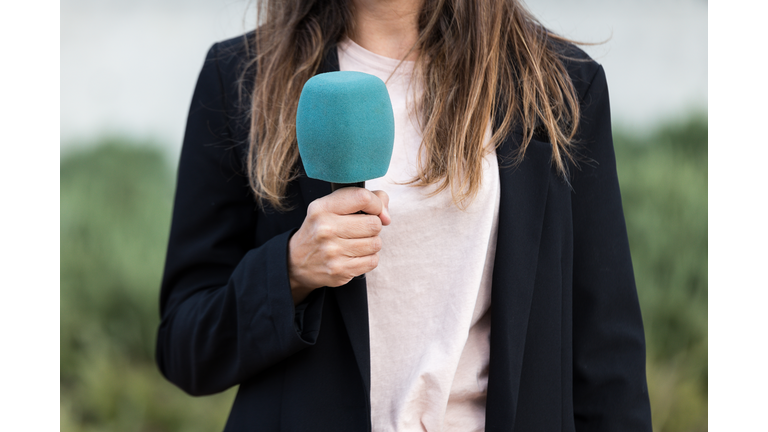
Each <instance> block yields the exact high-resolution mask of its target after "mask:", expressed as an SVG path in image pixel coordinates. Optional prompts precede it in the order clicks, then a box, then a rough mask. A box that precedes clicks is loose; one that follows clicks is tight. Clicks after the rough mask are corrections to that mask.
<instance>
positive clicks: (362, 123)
mask: <svg viewBox="0 0 768 432" xmlns="http://www.w3.org/2000/svg"><path fill="white" fill-rule="evenodd" d="M296 140H297V141H298V144H299V154H300V155H301V160H302V162H303V163H304V169H305V171H306V173H307V176H309V177H311V178H314V179H318V180H324V181H327V182H331V183H357V182H363V181H366V180H371V179H375V178H379V177H383V176H384V175H385V174H386V173H387V170H388V169H389V161H390V159H391V158H392V146H393V144H394V141H395V119H394V115H393V113H392V102H391V101H390V100H389V93H388V92H387V87H386V85H385V84H384V82H383V81H382V80H380V79H379V78H377V77H375V76H373V75H370V74H366V73H362V72H351V71H341V72H328V73H323V74H319V75H315V76H314V77H312V78H310V79H309V80H308V81H307V82H306V84H304V88H303V89H302V91H301V96H300V97H299V106H298V109H297V111H296Z"/></svg>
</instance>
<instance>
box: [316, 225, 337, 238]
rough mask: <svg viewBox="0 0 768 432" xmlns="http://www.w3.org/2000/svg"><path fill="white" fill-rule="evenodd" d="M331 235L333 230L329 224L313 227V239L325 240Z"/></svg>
mask: <svg viewBox="0 0 768 432" xmlns="http://www.w3.org/2000/svg"><path fill="white" fill-rule="evenodd" d="M332 235H333V228H332V227H331V225H330V224H328V223H325V222H319V223H318V224H317V226H316V227H315V237H317V238H318V239H320V240H327V239H329V238H331V236H332Z"/></svg>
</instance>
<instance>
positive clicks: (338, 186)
mask: <svg viewBox="0 0 768 432" xmlns="http://www.w3.org/2000/svg"><path fill="white" fill-rule="evenodd" d="M345 187H359V188H364V187H365V182H364V181H361V182H357V183H331V192H336V191H337V190H339V189H341V188H345ZM357 213H358V214H365V213H364V212H363V211H362V210H360V211H359V212H357ZM352 279H365V273H363V274H361V275H357V276H355V277H354V278H352Z"/></svg>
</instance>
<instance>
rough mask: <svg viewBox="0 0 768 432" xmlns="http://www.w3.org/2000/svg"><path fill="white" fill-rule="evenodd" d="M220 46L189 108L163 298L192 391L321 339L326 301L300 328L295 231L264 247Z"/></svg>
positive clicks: (161, 338) (177, 375)
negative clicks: (293, 271) (292, 279)
mask: <svg viewBox="0 0 768 432" xmlns="http://www.w3.org/2000/svg"><path fill="white" fill-rule="evenodd" d="M220 55H221V54H220V50H219V49H218V46H217V45H214V46H213V48H211V50H210V51H209V53H208V56H207V58H206V60H205V64H204V66H203V69H202V71H201V73H200V77H199V79H198V83H197V86H196V88H195V92H194V96H193V100H192V106H191V108H190V111H189V118H188V122H187V129H186V132H185V137H184V144H183V148H182V152H181V160H180V163H179V171H178V180H177V190H176V197H175V203H174V211H173V220H172V227H171V234H170V239H169V243H168V255H167V259H166V266H165V273H164V276H163V282H162V292H161V299H160V309H161V317H162V322H161V324H160V328H159V331H158V337H157V352H156V357H157V363H158V366H159V367H160V370H161V371H162V373H163V374H164V375H165V376H166V377H167V378H168V379H169V380H170V381H172V382H173V383H175V384H176V385H178V386H179V387H181V388H182V389H183V390H184V391H186V392H188V393H190V394H193V395H203V394H211V393H216V392H219V391H223V390H225V389H227V388H229V387H231V386H233V385H236V384H238V383H240V382H242V381H243V380H245V379H247V378H248V377H250V376H253V375H254V374H256V373H258V372H259V371H261V370H263V369H264V368H266V367H268V366H270V365H272V364H275V363H277V362H278V361H280V360H281V359H283V358H286V357H288V356H290V355H292V354H293V353H295V352H297V351H299V350H301V349H302V348H304V347H307V346H310V345H312V344H314V342H315V338H316V336H317V331H316V330H317V328H318V327H319V320H320V315H319V310H320V309H321V308H318V307H316V308H312V309H313V310H314V313H309V314H308V315H309V316H304V318H303V321H304V332H303V333H302V334H299V333H298V332H297V330H296V328H295V326H294V304H293V299H292V297H291V290H290V285H289V279H288V268H287V257H288V251H287V245H288V241H289V237H290V235H291V234H292V232H291V231H288V232H285V233H283V234H281V235H277V236H276V237H274V238H272V239H270V240H269V241H267V242H265V243H264V244H262V245H259V246H258V247H255V246H256V245H255V244H254V243H255V229H256V218H257V215H256V203H255V202H254V200H253V198H252V195H251V192H250V189H249V187H248V181H247V177H246V176H245V172H244V170H243V169H242V167H241V159H240V156H239V153H238V151H237V149H236V146H237V144H236V143H235V142H234V140H233V139H232V131H231V129H230V123H229V122H230V121H231V118H232V117H233V116H231V115H230V116H228V115H227V109H228V108H229V107H230V105H228V104H227V103H226V100H225V95H226V92H225V89H224V88H223V87H224V84H223V82H222V81H223V80H222V73H221V72H220V70H219V66H218V62H219V56H220ZM230 85H231V83H230ZM230 109H231V108H230ZM308 329H309V330H308Z"/></svg>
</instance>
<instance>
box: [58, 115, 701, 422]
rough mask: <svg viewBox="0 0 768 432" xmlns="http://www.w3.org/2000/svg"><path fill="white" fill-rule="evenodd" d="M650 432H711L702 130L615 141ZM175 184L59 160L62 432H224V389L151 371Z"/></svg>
mask: <svg viewBox="0 0 768 432" xmlns="http://www.w3.org/2000/svg"><path fill="white" fill-rule="evenodd" d="M615 144H616V156H617V164H618V169H619V180H620V183H621V187H622V196H623V201H624V211H625V215H626V219H627V228H628V232H629V239H630V245H631V248H632V256H633V262H634V267H635V276H636V279H637V286H638V294H639V297H640V303H641V307H642V311H643V319H644V322H645V328H646V338H647V341H648V385H649V391H650V396H651V404H652V410H653V417H654V428H655V430H656V431H657V432H661V431H664V432H667V431H669V432H683V431H686V432H694V431H704V430H707V122H706V118H694V119H692V120H690V121H688V122H686V123H683V124H673V125H668V126H665V127H662V128H660V129H658V130H657V131H656V132H655V133H653V134H651V135H650V136H646V137H637V136H632V135H629V134H627V133H621V132H620V131H619V132H617V133H616V134H615ZM173 184H174V181H173V172H172V170H171V169H170V168H169V164H168V163H167V162H166V161H165V160H164V159H163V157H162V156H161V153H160V151H159V150H158V149H157V147H152V146H148V145H141V144H137V143H133V142H121V141H119V140H106V141H105V142H103V143H102V144H101V145H99V146H96V147H93V148H91V149H90V150H81V151H77V152H72V153H69V154H65V155H64V157H63V158H62V160H61V430H62V431H96V430H99V431H104V430H106V431H181V430H183V431H210V430H220V429H222V427H223V425H224V422H225V420H226V416H227V413H228V411H229V408H230V407H231V403H232V399H233V398H234V391H235V390H234V389H233V390H229V391H227V392H225V393H223V394H221V395H216V396H210V397H205V398H192V397H189V396H187V395H185V394H184V393H183V392H182V391H181V390H179V389H177V388H175V387H174V386H173V385H171V384H170V383H168V382H167V381H166V380H165V379H164V378H163V377H162V376H161V375H160V373H159V372H158V371H157V368H156V366H155V365H154V361H153V355H154V341H155V332H156V329H157V325H158V323H159V310H158V299H159V285H160V278H161V275H162V265H163V262H164V259H165V246H166V241H167V238H168V229H169V225H170V214H171V205H172V196H173Z"/></svg>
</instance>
